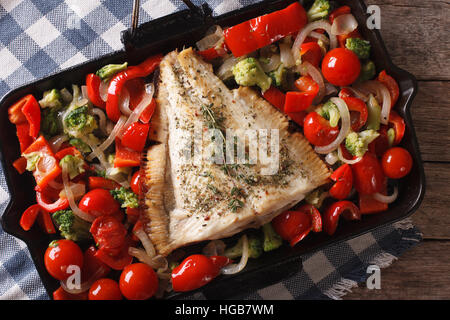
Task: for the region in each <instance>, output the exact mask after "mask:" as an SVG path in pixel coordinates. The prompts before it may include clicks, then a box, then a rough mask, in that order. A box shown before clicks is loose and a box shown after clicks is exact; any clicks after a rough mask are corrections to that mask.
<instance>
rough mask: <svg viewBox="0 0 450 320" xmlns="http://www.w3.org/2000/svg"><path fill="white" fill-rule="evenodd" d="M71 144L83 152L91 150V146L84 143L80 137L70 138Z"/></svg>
mask: <svg viewBox="0 0 450 320" xmlns="http://www.w3.org/2000/svg"><path fill="white" fill-rule="evenodd" d="M69 143H70V145H72V146H74V147H75V148H77V150H78V151H80V152H82V153H89V152H91V148H90V147H89V146H88V145H87V144H86V143H84V142H83V141H82V140H81V139H78V138H72V139H70V140H69Z"/></svg>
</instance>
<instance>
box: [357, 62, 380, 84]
mask: <svg viewBox="0 0 450 320" xmlns="http://www.w3.org/2000/svg"><path fill="white" fill-rule="evenodd" d="M376 74H377V70H376V67H375V63H373V61H370V60H369V61H367V62H366V63H363V64H361V71H360V72H359V76H358V79H356V82H364V81H367V80H370V79H373V78H374V77H375V75H376Z"/></svg>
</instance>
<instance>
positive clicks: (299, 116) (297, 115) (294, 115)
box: [286, 111, 308, 126]
mask: <svg viewBox="0 0 450 320" xmlns="http://www.w3.org/2000/svg"><path fill="white" fill-rule="evenodd" d="M286 114H287V115H288V116H289V118H291V119H292V120H293V121H294V122H295V123H297V124H298V125H299V126H303V122H304V121H305V117H306V116H307V115H308V112H306V111H300V112H286Z"/></svg>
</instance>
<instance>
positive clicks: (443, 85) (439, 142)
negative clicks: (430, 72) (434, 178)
mask: <svg viewBox="0 0 450 320" xmlns="http://www.w3.org/2000/svg"><path fill="white" fill-rule="evenodd" d="M449 92H450V82H442V81H438V82H435V81H430V82H428V81H420V82H419V91H418V93H417V96H416V97H415V99H414V101H413V104H412V106H411V115H412V119H413V124H414V127H415V129H416V135H417V139H418V141H419V148H420V151H421V153H422V158H423V160H425V161H450V151H449V148H448V146H450V94H449Z"/></svg>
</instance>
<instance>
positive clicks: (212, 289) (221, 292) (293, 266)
mask: <svg viewBox="0 0 450 320" xmlns="http://www.w3.org/2000/svg"><path fill="white" fill-rule="evenodd" d="M302 269H303V265H302V260H301V258H300V257H294V258H293V259H290V260H288V261H282V262H280V263H275V264H270V266H265V267H261V268H259V269H257V270H255V271H251V272H246V273H242V274H236V275H235V276H227V277H226V278H223V279H221V281H217V282H214V281H212V282H211V283H210V284H208V285H207V286H206V287H205V288H204V289H202V290H201V291H202V293H203V295H204V296H205V297H206V299H208V300H219V299H226V298H230V297H236V296H237V293H238V294H239V296H241V295H245V294H249V293H252V292H255V291H256V290H259V289H262V288H264V287H268V286H271V285H273V284H275V283H278V282H280V281H283V280H285V279H287V278H289V277H291V276H293V275H294V274H296V273H298V272H300V271H301V270H302ZM218 280H219V279H218Z"/></svg>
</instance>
